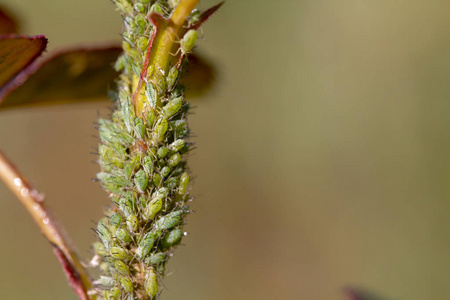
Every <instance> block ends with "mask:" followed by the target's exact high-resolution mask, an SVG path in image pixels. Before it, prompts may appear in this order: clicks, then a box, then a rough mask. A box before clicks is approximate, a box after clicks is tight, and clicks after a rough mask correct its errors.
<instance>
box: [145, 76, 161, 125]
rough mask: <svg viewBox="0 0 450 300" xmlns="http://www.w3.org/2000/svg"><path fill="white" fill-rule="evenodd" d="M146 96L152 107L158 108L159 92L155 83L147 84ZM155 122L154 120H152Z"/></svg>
mask: <svg viewBox="0 0 450 300" xmlns="http://www.w3.org/2000/svg"><path fill="white" fill-rule="evenodd" d="M145 97H146V98H147V102H148V104H149V105H150V107H151V108H152V109H155V108H156V103H157V102H158V92H156V89H155V88H154V87H153V84H151V83H148V84H147V85H146V86H145ZM152 123H153V121H152Z"/></svg>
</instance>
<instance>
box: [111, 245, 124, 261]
mask: <svg viewBox="0 0 450 300" xmlns="http://www.w3.org/2000/svg"><path fill="white" fill-rule="evenodd" d="M109 254H110V255H111V257H112V258H115V259H120V260H124V259H125V258H126V252H125V249H123V248H120V247H111V249H110V250H109Z"/></svg>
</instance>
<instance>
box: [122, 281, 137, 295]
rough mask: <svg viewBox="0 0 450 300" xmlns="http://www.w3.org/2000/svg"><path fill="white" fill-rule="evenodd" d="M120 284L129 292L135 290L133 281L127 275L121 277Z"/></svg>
mask: <svg viewBox="0 0 450 300" xmlns="http://www.w3.org/2000/svg"><path fill="white" fill-rule="evenodd" d="M120 284H121V285H122V287H123V289H124V290H125V292H127V293H129V294H131V293H133V290H134V288H133V283H132V282H131V280H130V279H128V278H127V277H122V278H120Z"/></svg>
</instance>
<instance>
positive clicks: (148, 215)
mask: <svg viewBox="0 0 450 300" xmlns="http://www.w3.org/2000/svg"><path fill="white" fill-rule="evenodd" d="M162 199H163V198H162V197H161V198H155V199H153V200H152V201H150V203H149V204H147V206H146V207H145V209H144V212H143V213H142V219H144V220H145V221H148V220H151V219H153V218H154V217H155V216H156V214H157V213H158V212H159V211H160V210H161V208H162V205H163V202H162Z"/></svg>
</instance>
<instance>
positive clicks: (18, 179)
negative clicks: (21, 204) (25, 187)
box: [14, 178, 22, 186]
mask: <svg viewBox="0 0 450 300" xmlns="http://www.w3.org/2000/svg"><path fill="white" fill-rule="evenodd" d="M14 184H15V185H16V186H21V185H22V180H21V179H20V178H14Z"/></svg>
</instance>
